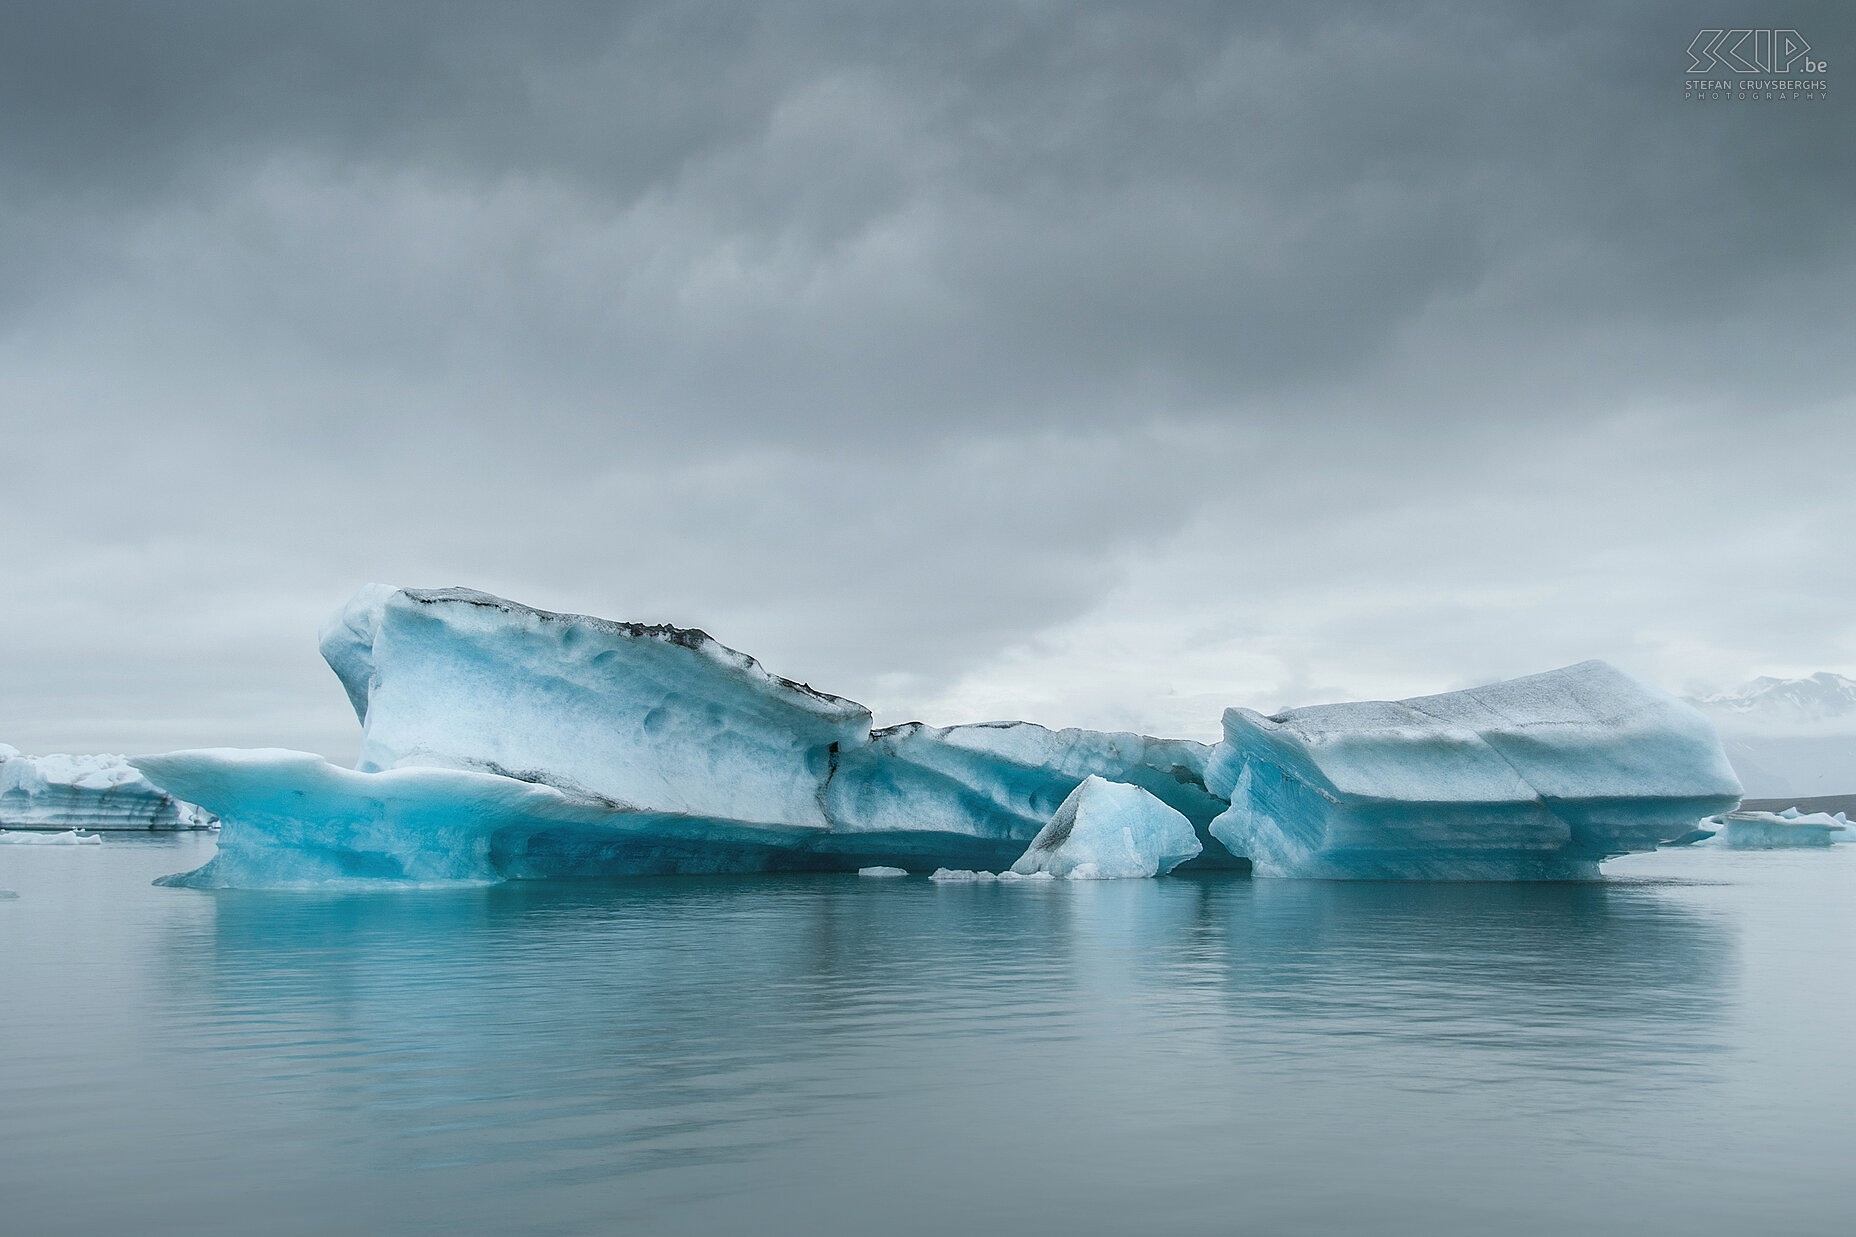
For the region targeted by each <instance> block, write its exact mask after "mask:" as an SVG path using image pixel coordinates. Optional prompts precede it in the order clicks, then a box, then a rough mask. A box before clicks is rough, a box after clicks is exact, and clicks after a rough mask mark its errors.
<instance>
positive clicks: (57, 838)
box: [0, 829, 103, 846]
mask: <svg viewBox="0 0 1856 1237" xmlns="http://www.w3.org/2000/svg"><path fill="white" fill-rule="evenodd" d="M101 845H103V839H102V837H100V836H99V835H97V834H94V833H79V832H78V831H77V830H75V829H72V830H69V831H67V832H65V833H44V832H37V833H27V832H18V831H14V830H0V846H101Z"/></svg>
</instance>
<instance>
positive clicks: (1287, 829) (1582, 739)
mask: <svg viewBox="0 0 1856 1237" xmlns="http://www.w3.org/2000/svg"><path fill="white" fill-rule="evenodd" d="M1206 785H1207V787H1208V788H1209V789H1210V790H1211V791H1212V792H1213V793H1215V794H1218V795H1221V796H1224V797H1226V798H1228V799H1229V800H1230V803H1231V807H1230V809H1229V810H1228V811H1226V812H1225V813H1224V814H1223V815H1221V816H1220V817H1219V818H1218V819H1217V820H1216V821H1214V822H1213V823H1212V827H1211V832H1212V836H1213V837H1215V838H1217V839H1218V840H1219V841H1221V842H1222V843H1224V845H1225V846H1226V847H1227V848H1229V849H1230V850H1231V851H1232V852H1233V853H1234V854H1241V855H1245V856H1247V857H1248V858H1249V859H1250V860H1251V862H1252V863H1253V864H1254V865H1255V870H1256V872H1257V874H1259V875H1264V876H1315V877H1341V878H1359V877H1364V878H1379V879H1398V880H1426V879H1453V880H1530V879H1532V880H1576V879H1589V878H1591V877H1593V876H1595V875H1597V872H1598V863H1599V861H1600V860H1603V859H1606V858H1609V857H1611V856H1613V855H1622V854H1629V853H1631V852H1634V851H1647V850H1654V849H1656V846H1657V844H1658V843H1659V842H1663V841H1666V840H1669V839H1673V838H1678V837H1681V836H1683V835H1685V834H1686V833H1688V832H1690V831H1691V830H1693V829H1694V828H1695V826H1696V825H1697V823H1698V822H1700V820H1701V819H1702V818H1703V817H1705V816H1708V815H1711V814H1714V813H1717V812H1722V811H1726V810H1730V809H1732V808H1734V807H1736V806H1738V804H1739V802H1740V783H1739V781H1738V780H1737V779H1736V778H1735V777H1734V773H1733V770H1732V769H1731V768H1730V767H1729V766H1728V763H1727V758H1726V756H1725V755H1724V754H1723V752H1722V750H1721V743H1720V739H1719V738H1718V737H1717V736H1716V735H1715V733H1714V729H1713V727H1712V726H1711V725H1709V723H1708V722H1707V720H1706V719H1705V718H1703V717H1702V716H1701V715H1700V714H1699V713H1697V712H1696V711H1695V710H1694V709H1692V708H1690V707H1689V706H1688V705H1687V704H1684V703H1683V702H1682V701H1680V700H1678V699H1677V698H1676V697H1674V696H1671V695H1669V694H1667V693H1665V692H1661V691H1658V690H1656V689H1655V688H1652V687H1650V686H1648V685H1647V684H1644V683H1641V682H1638V681H1637V680H1636V679H1633V678H1631V677H1630V676H1629V675H1627V674H1625V673H1623V672H1622V671H1620V670H1618V669H1616V668H1615V667H1612V666H1609V665H1606V664H1605V663H1604V662H1599V661H1588V662H1581V663H1580V664H1578V665H1576V666H1568V667H1566V668H1564V669H1561V670H1554V671H1550V672H1548V673H1546V674H1537V675H1531V676H1529V677H1527V678H1520V679H1510V680H1507V681H1505V682H1501V683H1494V684H1491V685H1489V686H1487V687H1478V688H1474V689H1472V690H1469V691H1460V692H1449V693H1447V694H1444V695H1438V696H1422V697H1418V698H1415V699H1411V700H1397V701H1367V702H1361V703H1354V704H1331V705H1320V706H1317V707H1314V708H1305V709H1291V710H1289V711H1287V712H1284V713H1278V714H1276V715H1275V716H1273V717H1265V716H1263V715H1262V714H1259V713H1255V712H1252V711H1251V710H1249V709H1231V710H1228V711H1227V712H1226V713H1225V715H1224V741H1223V742H1222V743H1220V744H1218V746H1217V748H1216V749H1215V751H1214V753H1213V756H1212V759H1211V761H1210V762H1209V764H1208V766H1207V769H1206Z"/></svg>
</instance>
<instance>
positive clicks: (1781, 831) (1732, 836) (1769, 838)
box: [1716, 811, 1856, 850]
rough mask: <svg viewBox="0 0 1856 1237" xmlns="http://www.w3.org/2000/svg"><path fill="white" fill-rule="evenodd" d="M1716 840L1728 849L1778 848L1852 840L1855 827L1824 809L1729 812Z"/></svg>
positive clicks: (1722, 820) (1721, 821) (1854, 835)
mask: <svg viewBox="0 0 1856 1237" xmlns="http://www.w3.org/2000/svg"><path fill="white" fill-rule="evenodd" d="M1716 841H1717V844H1718V845H1721V846H1725V847H1727V848H1728V849H1729V850H1780V849H1790V848H1793V847H1801V846H1830V845H1832V844H1833V843H1836V842H1847V841H1856V830H1852V829H1850V828H1849V826H1848V824H1847V822H1845V821H1843V820H1840V819H1838V818H1837V817H1835V816H1831V815H1830V814H1828V813H1826V812H1812V813H1809V814H1806V813H1802V812H1797V811H1793V812H1792V813H1790V814H1789V815H1788V814H1786V813H1782V812H1729V813H1727V814H1726V815H1725V816H1722V817H1721V818H1720V821H1719V831H1718V833H1717V834H1716Z"/></svg>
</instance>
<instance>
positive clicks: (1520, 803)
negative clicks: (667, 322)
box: [135, 585, 1738, 886]
mask: <svg viewBox="0 0 1856 1237" xmlns="http://www.w3.org/2000/svg"><path fill="white" fill-rule="evenodd" d="M321 644H322V651H323V655H324V657H325V658H326V659H327V661H328V662H329V665H330V666H331V667H332V668H333V669H334V671H335V673H336V675H337V676H338V677H339V678H340V680H341V682H342V685H343V687H344V689H345V690H346V691H347V693H348V697H349V700H350V701H351V702H352V703H353V705H354V708H355V712H356V715H357V717H358V719H359V720H360V723H361V726H362V749H361V759H360V761H359V762H358V766H357V767H356V768H354V769H343V768H338V767H336V766H333V765H331V764H329V763H328V762H326V761H324V760H322V759H321V758H320V757H317V756H313V755H309V754H307V753H300V752H285V751H277V750H257V751H243V750H233V749H214V750H207V751H195V752H175V753H169V754H167V755H165V756H156V757H147V758H143V759H140V760H138V761H136V762H135V763H136V765H137V766H138V767H139V768H140V769H141V770H142V771H143V772H144V773H146V774H147V776H148V777H149V779H150V780H151V781H152V782H153V783H154V784H155V785H156V786H159V787H160V788H161V789H162V790H163V791H166V792H167V793H169V794H171V795H174V796H177V797H180V798H182V799H185V800H188V801H190V802H195V803H200V804H203V805H205V806H206V807H208V808H210V809H212V810H213V811H215V812H217V813H218V814H219V817H220V818H221V821H222V823H223V830H222V832H221V835H220V845H219V853H218V855H217V857H216V858H215V859H214V860H213V861H212V862H211V863H209V864H208V865H207V866H206V867H205V868H203V869H201V870H199V871H198V872H194V873H189V874H186V875H185V876H183V877H179V878H175V879H176V880H177V881H179V882H181V883H188V884H195V885H209V886H212V885H239V886H263V885H287V884H303V883H326V882H330V881H368V882H379V881H396V882H403V883H413V884H419V883H427V882H435V881H493V880H502V879H508V878H512V877H536V876H552V875H564V874H634V873H670V872H731V871H808V870H810V871H820V870H823V871H842V872H855V871H860V870H870V869H878V868H891V869H903V870H912V871H928V870H940V871H937V875H939V876H940V877H941V879H943V880H946V879H959V877H958V876H955V875H953V874H956V873H960V874H970V876H971V878H972V879H980V878H982V874H987V873H997V872H1000V871H1001V870H1002V869H1007V868H1008V867H1009V868H1012V869H1016V870H1014V871H1011V872H1010V873H1007V874H1005V875H1006V876H1007V878H1016V879H1026V878H1044V877H1049V876H1054V875H1066V876H1076V875H1079V874H1080V875H1085V876H1087V875H1092V874H1093V875H1100V876H1152V875H1159V874H1164V873H1165V872H1167V871H1169V870H1171V869H1173V868H1175V867H1176V866H1178V865H1181V864H1184V865H1187V866H1236V867H1242V866H1248V865H1249V864H1250V863H1252V862H1254V863H1255V865H1256V870H1257V871H1258V872H1260V873H1263V874H1269V875H1294V876H1307V875H1318V876H1394V877H1405V878H1450V877H1454V878H1464V877H1478V878H1499V879H1517V878H1529V877H1535V878H1538V877H1557V876H1569V875H1586V874H1589V873H1590V872H1591V871H1592V870H1595V865H1596V863H1597V861H1598V860H1599V859H1602V858H1604V857H1605V856H1607V855H1612V854H1621V853H1625V852H1627V851H1632V850H1647V849H1651V848H1653V847H1654V846H1655V845H1656V844H1657V843H1658V842H1659V841H1662V840H1664V839H1668V838H1674V837H1676V836H1678V835H1680V834H1682V833H1683V832H1684V831H1685V830H1688V829H1691V828H1693V827H1694V825H1695V823H1696V822H1697V821H1699V820H1700V819H1701V817H1703V816H1706V815H1708V814H1710V813H1714V812H1720V811H1723V810H1726V809H1729V808H1732V807H1734V806H1735V805H1736V804H1737V802H1738V786H1737V784H1736V783H1734V782H1733V778H1732V774H1731V772H1730V771H1728V769H1727V766H1726V762H1725V759H1724V758H1723V757H1722V756H1721V752H1720V745H1719V743H1718V741H1717V740H1716V739H1715V738H1714V735H1713V732H1712V730H1711V729H1710V728H1709V727H1708V725H1707V723H1706V722H1705V721H1703V720H1702V719H1701V717H1700V716H1699V715H1698V714H1696V713H1694V712H1693V710H1691V709H1689V708H1688V707H1687V706H1686V705H1683V704H1681V703H1680V702H1679V701H1676V700H1674V698H1673V697H1667V696H1664V695H1663V694H1662V693H1659V692H1655V691H1653V690H1651V689H1649V688H1647V687H1645V686H1644V685H1642V684H1640V683H1637V682H1636V681H1635V680H1632V679H1630V678H1628V677H1627V676H1625V675H1623V674H1621V673H1620V672H1618V671H1616V670H1614V669H1612V668H1610V667H1608V666H1604V665H1602V664H1601V663H1586V664H1584V665H1581V666H1575V667H1570V668H1568V669H1566V670H1562V671H1555V672H1553V673H1551V674H1547V675H1537V676H1534V677H1533V678H1532V679H1520V680H1514V681H1512V682H1510V683H1503V684H1495V685H1493V686H1491V687H1488V688H1481V689H1477V690H1476V691H1475V692H1463V693H1454V694H1452V695H1450V696H1439V697H1429V698H1426V699H1424V700H1414V701H1403V702H1397V703H1374V704H1358V705H1332V706H1326V707H1324V708H1321V709H1303V710H1295V711H1293V712H1291V713H1288V714H1281V715H1278V716H1276V717H1274V718H1264V717H1261V716H1260V715H1258V714H1254V713H1250V712H1248V711H1247V710H1232V711H1230V712H1228V713H1227V714H1226V715H1225V736H1224V739H1223V741H1222V742H1220V743H1219V744H1217V745H1215V746H1209V745H1206V744H1200V743H1193V742H1190V741H1186V740H1177V739H1159V738H1151V737H1148V736H1145V735H1137V734H1128V733H1104V732H1096V731H1085V730H1058V731H1053V730H1048V729H1046V728H1044V727H1042V726H1036V725H1033V724H1030V723H1026V722H1000V723H990V724H983V725H971V726H953V727H946V728H939V727H931V726H925V725H922V724H919V723H911V724H908V725H904V726H896V727H889V728H886V729H880V730H879V729H873V728H872V724H871V717H870V713H869V710H867V709H866V708H864V706H862V705H860V704H857V703H856V702H854V701H850V700H846V699H843V698H841V697H838V696H833V695H829V694H827V693H824V692H820V691H817V690H815V689H813V688H812V687H810V686H808V685H806V684H802V683H794V682H792V681H790V680H787V679H783V678H780V677H778V676H776V675H773V674H770V673H768V672H767V671H766V670H765V669H763V668H762V667H761V665H760V664H759V663H758V662H756V661H755V660H754V659H753V658H751V657H749V656H747V655H746V654H743V653H739V652H736V651H735V650H733V649H729V648H727V647H725V646H724V645H722V644H720V643H719V642H717V641H715V640H714V639H712V638H711V637H709V636H708V635H706V634H705V633H703V632H700V631H693V630H687V629H683V628H676V627H668V626H647V625H643V624H633V623H617V622H610V621H607V620H603V619H596V618H588V617H584V616H579V615H562V614H551V613H548V612H546V611H540V610H533V609H530V608H529V607H526V606H522V605H518V604H516V603H514V602H509V601H505V600H503V599H501V598H497V597H492V596H490V595H488V594H484V593H478V592H474V591H471V590H467V589H442V590H413V589H394V588H387V587H384V586H379V585H372V586H369V587H368V588H366V589H364V590H362V591H361V592H360V593H359V594H357V596H356V597H355V598H354V599H353V600H352V601H351V602H349V603H348V605H346V606H345V607H343V609H342V610H341V611H339V612H338V613H337V614H336V615H335V616H334V617H333V618H332V619H331V620H330V621H329V622H328V623H327V624H325V626H324V628H323V631H322V639H321ZM992 879H999V877H992Z"/></svg>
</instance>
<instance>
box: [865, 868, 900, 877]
mask: <svg viewBox="0 0 1856 1237" xmlns="http://www.w3.org/2000/svg"><path fill="white" fill-rule="evenodd" d="M908 874H909V871H908V869H907V868H889V867H874V868H858V869H857V875H859V876H907V875H908Z"/></svg>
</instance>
